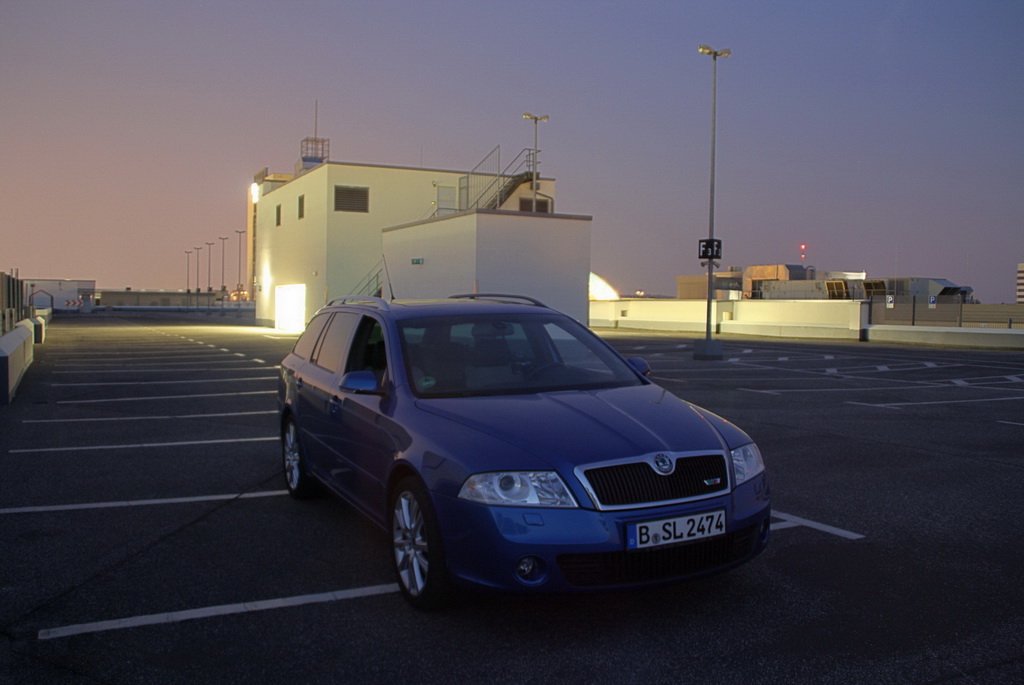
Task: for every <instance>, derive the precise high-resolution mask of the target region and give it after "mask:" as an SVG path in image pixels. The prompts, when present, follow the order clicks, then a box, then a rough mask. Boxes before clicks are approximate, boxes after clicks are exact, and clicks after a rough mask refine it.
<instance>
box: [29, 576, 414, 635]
mask: <svg viewBox="0 0 1024 685" xmlns="http://www.w3.org/2000/svg"><path fill="white" fill-rule="evenodd" d="M393 592H398V585H396V584H395V583H389V584H387V585H371V586H369V587H360V588H353V589H351V590H337V591H335V592H322V593H320V594H315V595H298V596H296V597H282V598H280V599H268V600H264V601H260V602H241V603H239V604H221V605H220V606H210V607H203V608H201V609H186V610H185V611H171V612H167V613H164V614H147V615H145V616H134V617H131V618H118V619H114V620H112V621H97V622H95V623H78V624H76V625H70V626H63V627H61V628H45V629H43V630H40V631H39V634H38V638H39V639H40V640H52V639H54V638H58V637H69V636H71V635H82V634H84V633H101V632H104V631H108V630H120V629H122V628H137V627H139V626H151V625H157V624H161V623H178V622H180V621H188V620H191V619H195V618H210V617H211V616H227V615H229V614H245V613H249V612H252V611H266V610H267V609H283V608H285V607H296V606H302V605H303V604H316V603H321V602H337V601H339V600H344V599H356V598H359V597H372V596H373V595H386V594H391V593H393Z"/></svg>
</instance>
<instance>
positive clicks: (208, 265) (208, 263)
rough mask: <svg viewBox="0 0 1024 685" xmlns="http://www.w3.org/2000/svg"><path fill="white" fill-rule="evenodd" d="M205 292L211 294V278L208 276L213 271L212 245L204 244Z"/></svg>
mask: <svg viewBox="0 0 1024 685" xmlns="http://www.w3.org/2000/svg"><path fill="white" fill-rule="evenodd" d="M206 254H207V255H208V256H207V257H206V292H208V293H212V292H213V278H212V277H211V276H210V274H211V272H212V271H213V243H212V242H210V241H207V242H206Z"/></svg>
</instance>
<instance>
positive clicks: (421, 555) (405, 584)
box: [390, 476, 453, 609]
mask: <svg viewBox="0 0 1024 685" xmlns="http://www.w3.org/2000/svg"><path fill="white" fill-rule="evenodd" d="M390 518H391V531H392V533H393V541H394V554H393V555H392V558H393V561H394V569H395V575H396V576H397V578H398V585H399V588H401V590H402V594H403V595H404V596H405V598H406V599H407V600H408V601H409V603H410V604H412V605H413V606H415V607H416V608H418V609H437V608H440V607H441V606H444V605H445V604H447V603H448V602H449V601H450V600H451V597H452V593H453V591H452V586H451V580H450V578H449V576H448V569H447V564H446V562H445V555H444V546H443V545H442V542H441V531H440V527H439V526H438V523H437V516H436V514H435V513H434V508H433V506H432V505H431V503H430V495H429V494H428V493H427V490H426V487H424V485H423V483H422V482H421V481H420V480H419V479H418V478H415V477H412V476H408V477H406V478H403V479H402V480H401V481H400V482H399V483H398V486H397V487H396V488H395V491H394V495H393V496H392V499H391V507H390Z"/></svg>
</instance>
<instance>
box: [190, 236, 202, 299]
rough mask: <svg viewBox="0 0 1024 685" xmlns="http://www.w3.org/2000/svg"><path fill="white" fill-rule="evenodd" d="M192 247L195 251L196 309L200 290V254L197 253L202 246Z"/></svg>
mask: <svg viewBox="0 0 1024 685" xmlns="http://www.w3.org/2000/svg"><path fill="white" fill-rule="evenodd" d="M192 249H193V250H195V251H196V308H197V309H198V308H199V290H200V288H199V257H200V256H201V255H200V254H199V251H200V250H202V249H203V248H201V247H193V248H192Z"/></svg>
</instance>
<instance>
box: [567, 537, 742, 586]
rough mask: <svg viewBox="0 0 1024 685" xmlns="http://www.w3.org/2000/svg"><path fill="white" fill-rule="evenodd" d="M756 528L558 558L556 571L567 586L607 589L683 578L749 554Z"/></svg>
mask: <svg viewBox="0 0 1024 685" xmlns="http://www.w3.org/2000/svg"><path fill="white" fill-rule="evenodd" d="M756 529H757V526H749V527H747V528H743V529H741V530H738V531H736V532H733V533H727V534H726V535H720V536H718V537H714V538H710V539H707V540H700V541H697V542H690V543H686V544H682V545H673V546H671V547H657V548H654V549H645V550H638V551H633V552H626V551H622V552H599V553H596V554H562V555H560V556H559V557H558V567H559V569H561V571H562V575H563V576H564V577H565V579H566V581H567V582H568V583H569V584H570V585H574V586H576V587H607V586H613V585H630V584H635V583H649V582H655V581H659V580H674V579H678V578H685V577H686V576H692V575H695V574H698V573H701V572H703V571H710V570H713V569H716V568H718V567H721V566H726V565H728V564H730V563H732V562H736V561H740V560H742V559H743V558H744V557H746V556H747V555H749V554H750V552H751V550H752V548H753V543H754V539H755V537H754V531H755V530H756Z"/></svg>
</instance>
